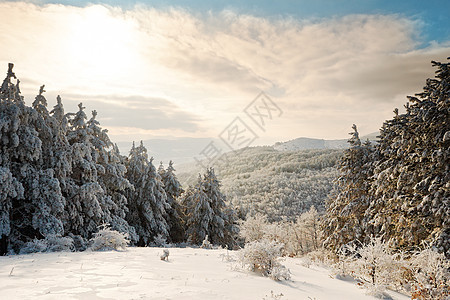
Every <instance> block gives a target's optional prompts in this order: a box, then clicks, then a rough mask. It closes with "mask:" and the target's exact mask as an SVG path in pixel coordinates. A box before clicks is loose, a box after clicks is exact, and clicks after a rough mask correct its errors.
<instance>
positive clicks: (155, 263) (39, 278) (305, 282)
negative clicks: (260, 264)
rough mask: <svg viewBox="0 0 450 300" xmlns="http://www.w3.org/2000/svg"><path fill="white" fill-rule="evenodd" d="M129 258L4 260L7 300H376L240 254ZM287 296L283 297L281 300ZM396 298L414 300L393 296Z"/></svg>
mask: <svg viewBox="0 0 450 300" xmlns="http://www.w3.org/2000/svg"><path fill="white" fill-rule="evenodd" d="M169 251H170V255H169V260H168V261H162V260H161V259H160V255H161V254H162V253H163V248H128V251H124V252H115V251H112V252H89V251H86V252H75V253H71V252H58V253H38V254H28V255H15V256H5V257H0V291H1V292H0V298H1V299H36V298H38V299H240V300H241V299H281V300H285V299H375V298H374V297H371V296H368V295H366V290H365V289H362V288H360V287H358V286H357V285H356V284H355V282H353V281H344V280H339V279H335V278H332V276H330V275H329V274H330V272H329V270H327V269H324V268H321V267H317V266H311V267H310V268H307V267H305V266H303V265H302V260H301V259H298V258H287V259H286V260H285V261H284V262H283V264H284V265H286V266H287V267H288V268H289V269H290V271H291V273H292V274H291V276H292V279H291V281H284V282H276V281H273V280H271V279H269V278H267V277H261V276H259V275H257V274H255V273H252V272H249V271H246V270H243V269H242V268H241V267H240V265H239V263H238V262H236V261H234V262H233V261H230V260H231V259H230V258H233V257H235V255H236V252H234V251H227V250H206V249H193V248H170V249H169ZM280 294H282V296H281V295H280ZM389 295H390V296H391V297H392V299H408V297H406V296H404V295H400V294H397V293H394V292H389Z"/></svg>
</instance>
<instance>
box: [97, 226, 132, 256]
mask: <svg viewBox="0 0 450 300" xmlns="http://www.w3.org/2000/svg"><path fill="white" fill-rule="evenodd" d="M90 241H91V243H92V244H91V246H90V247H89V249H91V250H93V251H108V250H117V251H118V250H125V249H126V247H127V245H128V243H129V242H130V241H129V240H128V234H126V233H121V232H118V231H116V230H111V228H109V227H108V225H101V226H99V231H98V232H97V233H94V237H93V238H92V239H91V240H90Z"/></svg>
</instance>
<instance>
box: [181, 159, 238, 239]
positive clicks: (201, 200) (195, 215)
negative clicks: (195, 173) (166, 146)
mask: <svg viewBox="0 0 450 300" xmlns="http://www.w3.org/2000/svg"><path fill="white" fill-rule="evenodd" d="M182 204H183V206H184V209H185V212H184V214H185V218H186V227H187V228H186V234H187V236H188V240H189V241H190V242H191V243H193V244H197V245H199V244H201V243H202V241H203V240H204V239H205V237H206V235H208V237H209V240H210V242H211V243H212V244H214V245H223V246H225V245H228V246H233V245H234V238H235V233H236V231H237V230H236V226H235V224H234V221H235V220H234V218H233V216H234V215H233V213H232V210H229V211H228V210H227V207H226V204H225V195H223V194H222V193H221V192H220V182H219V180H218V179H217V177H216V175H215V173H214V169H213V168H209V169H207V171H206V174H204V176H203V179H202V178H201V176H200V175H199V179H198V182H197V184H196V185H195V187H194V188H191V189H189V190H188V192H187V193H186V194H185V196H184V197H183V202H182ZM227 212H228V214H227Z"/></svg>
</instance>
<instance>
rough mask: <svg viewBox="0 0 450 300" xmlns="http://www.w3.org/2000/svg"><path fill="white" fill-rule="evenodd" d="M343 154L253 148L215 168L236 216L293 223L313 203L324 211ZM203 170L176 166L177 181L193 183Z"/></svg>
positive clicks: (232, 156)
mask: <svg viewBox="0 0 450 300" xmlns="http://www.w3.org/2000/svg"><path fill="white" fill-rule="evenodd" d="M341 151H342V150H336V149H322V150H297V151H277V150H275V149H274V148H273V147H251V148H245V149H241V150H240V151H239V152H238V153H233V152H231V153H227V156H226V158H223V159H222V160H221V161H219V162H217V163H216V164H214V168H215V169H216V174H217V176H218V178H219V179H220V180H221V182H222V185H223V186H222V191H223V192H224V193H225V194H226V196H227V199H228V200H229V201H231V203H232V204H233V206H235V208H237V210H238V213H239V216H240V217H245V215H246V214H248V213H250V214H255V213H263V214H266V215H267V216H268V217H269V219H270V220H272V221H275V220H280V219H281V218H283V217H287V218H288V219H295V218H296V216H298V215H299V214H301V213H303V212H305V211H306V210H308V209H309V208H310V206H311V205H314V206H315V207H316V208H317V209H318V210H319V211H321V210H323V209H324V203H325V200H326V199H327V197H328V194H329V193H330V191H331V189H332V186H333V180H334V179H335V177H336V175H337V172H336V164H337V162H338V160H339V158H340V155H341ZM199 172H200V173H202V169H201V167H199V166H196V165H195V164H191V165H188V166H186V165H185V166H180V167H178V174H179V178H180V181H181V182H183V183H184V185H185V186H186V185H188V184H193V183H195V181H196V179H197V174H198V173H199Z"/></svg>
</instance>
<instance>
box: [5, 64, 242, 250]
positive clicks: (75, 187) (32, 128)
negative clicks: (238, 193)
mask: <svg viewBox="0 0 450 300" xmlns="http://www.w3.org/2000/svg"><path fill="white" fill-rule="evenodd" d="M44 88H45V86H41V88H40V89H39V93H38V95H37V96H36V97H35V100H34V101H33V103H32V105H31V107H30V106H27V105H26V104H25V101H24V97H23V96H22V95H21V92H20V81H19V79H17V77H16V75H15V74H14V72H13V64H9V67H8V71H7V75H6V78H5V79H4V81H3V83H2V86H1V88H0V134H1V135H0V182H1V184H0V254H2V255H4V254H6V253H20V251H21V249H23V248H24V247H26V246H27V244H29V243H31V242H33V241H36V240H46V241H54V242H55V241H56V243H57V242H58V240H60V241H61V242H64V243H67V241H68V240H69V241H70V243H72V244H73V247H74V249H75V250H84V249H85V248H86V247H87V243H88V241H89V239H90V238H91V237H92V235H93V234H94V233H95V232H97V231H98V228H99V226H102V225H104V224H109V226H110V227H111V229H113V230H117V231H119V232H122V233H125V234H127V236H128V237H129V239H130V241H131V243H132V244H133V245H137V246H146V245H150V244H151V243H153V242H155V240H156V239H157V240H164V241H166V242H167V243H179V242H184V241H187V240H189V241H190V242H191V243H194V244H199V243H201V242H202V241H203V239H204V238H205V237H206V236H207V235H208V236H209V237H210V238H211V239H213V242H214V243H215V244H219V245H224V246H225V245H229V246H232V245H233V241H234V240H233V235H232V233H233V231H235V229H234V225H233V222H234V219H233V215H234V214H233V211H232V210H231V209H230V208H228V207H227V206H226V204H225V196H224V195H223V194H222V193H221V191H220V182H219V181H218V180H217V177H216V175H215V173H214V170H213V169H208V170H207V172H206V174H204V176H203V177H201V176H200V177H199V179H198V183H197V184H196V185H195V187H191V188H189V189H188V190H187V191H186V192H185V191H184V190H183V188H182V186H181V184H180V182H179V181H178V179H177V176H176V174H175V169H174V167H173V163H172V162H170V163H169V165H168V166H167V168H165V167H164V166H163V165H162V164H161V165H160V166H159V168H158V169H156V168H155V166H154V164H153V158H149V157H148V154H147V149H146V148H145V146H144V145H143V144H142V142H141V143H140V145H138V146H136V145H135V144H134V143H133V147H132V149H131V151H130V154H129V155H128V156H123V155H121V154H120V152H119V149H118V147H117V145H115V144H114V143H113V142H112V141H111V140H110V138H109V137H108V131H107V130H106V129H103V128H102V127H101V126H100V123H99V121H98V120H97V118H96V117H97V112H96V111H95V110H94V111H92V116H91V117H90V118H88V116H87V115H86V113H85V107H84V106H83V104H82V103H80V104H79V105H78V111H77V112H76V113H65V111H64V106H63V103H62V100H61V97H60V96H58V97H57V103H56V105H55V106H54V107H53V109H51V110H49V108H48V104H47V100H46V98H45V96H44V92H45V89H44ZM179 199H181V200H182V201H179Z"/></svg>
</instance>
